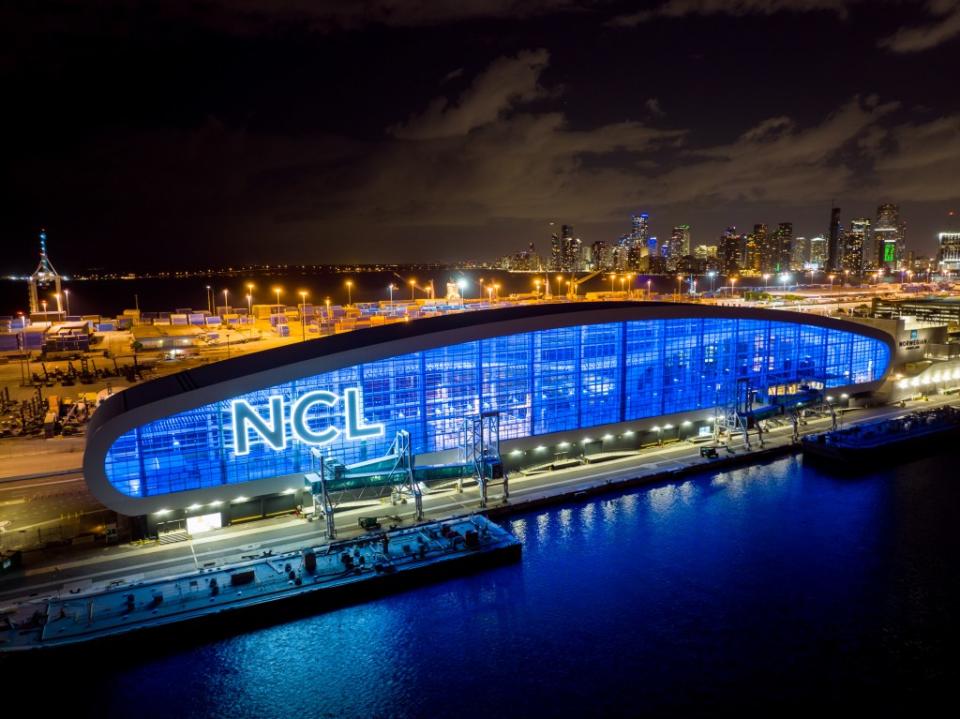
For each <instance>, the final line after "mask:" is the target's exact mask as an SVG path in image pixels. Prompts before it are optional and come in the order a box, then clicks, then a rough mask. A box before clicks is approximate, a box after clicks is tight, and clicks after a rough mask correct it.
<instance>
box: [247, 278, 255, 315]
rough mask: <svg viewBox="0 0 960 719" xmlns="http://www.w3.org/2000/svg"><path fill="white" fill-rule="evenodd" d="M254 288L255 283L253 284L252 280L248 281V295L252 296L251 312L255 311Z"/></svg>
mask: <svg viewBox="0 0 960 719" xmlns="http://www.w3.org/2000/svg"><path fill="white" fill-rule="evenodd" d="M253 289H254V284H253V283H252V282H248V283H247V296H248V297H249V298H250V305H251V308H250V311H251V312H253Z"/></svg>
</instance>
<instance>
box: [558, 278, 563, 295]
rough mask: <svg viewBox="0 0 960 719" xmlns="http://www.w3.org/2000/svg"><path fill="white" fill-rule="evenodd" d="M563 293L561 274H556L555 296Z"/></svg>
mask: <svg viewBox="0 0 960 719" xmlns="http://www.w3.org/2000/svg"><path fill="white" fill-rule="evenodd" d="M562 294H563V275H557V296H560V295H562Z"/></svg>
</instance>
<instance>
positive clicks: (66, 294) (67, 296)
mask: <svg viewBox="0 0 960 719" xmlns="http://www.w3.org/2000/svg"><path fill="white" fill-rule="evenodd" d="M63 298H64V300H65V301H66V305H67V316H68V317H69V316H70V290H64V291H63Z"/></svg>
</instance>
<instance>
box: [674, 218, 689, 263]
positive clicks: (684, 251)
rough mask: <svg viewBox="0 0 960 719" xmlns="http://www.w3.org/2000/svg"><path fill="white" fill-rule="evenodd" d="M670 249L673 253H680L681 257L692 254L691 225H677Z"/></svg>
mask: <svg viewBox="0 0 960 719" xmlns="http://www.w3.org/2000/svg"><path fill="white" fill-rule="evenodd" d="M670 247H671V251H672V252H676V253H678V254H679V255H680V256H681V257H685V256H687V255H689V254H690V225H677V226H676V227H674V228H673V234H672V235H671V237H670Z"/></svg>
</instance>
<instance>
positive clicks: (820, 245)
mask: <svg viewBox="0 0 960 719" xmlns="http://www.w3.org/2000/svg"><path fill="white" fill-rule="evenodd" d="M827 257H828V253H827V238H826V237H824V236H823V235H818V236H817V237H811V238H810V259H809V262H810V266H811V267H814V268H815V269H818V270H823V269H826V266H827Z"/></svg>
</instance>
